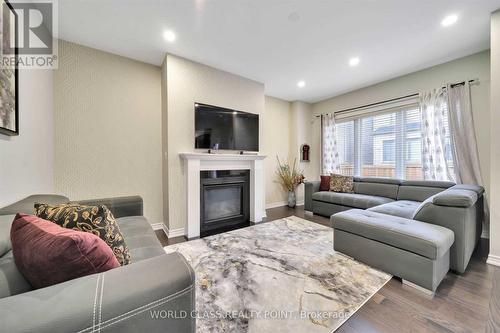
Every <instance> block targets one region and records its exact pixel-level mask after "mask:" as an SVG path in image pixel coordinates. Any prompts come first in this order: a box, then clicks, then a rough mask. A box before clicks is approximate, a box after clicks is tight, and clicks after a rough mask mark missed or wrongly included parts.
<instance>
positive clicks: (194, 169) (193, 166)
mask: <svg viewBox="0 0 500 333" xmlns="http://www.w3.org/2000/svg"><path fill="white" fill-rule="evenodd" d="M179 155H180V157H181V158H182V160H183V170H184V181H185V184H186V192H185V193H186V202H187V205H186V208H185V209H186V215H187V221H186V226H185V227H186V230H187V233H186V236H187V238H188V239H194V238H198V237H200V235H201V233H200V231H201V215H200V212H201V208H200V207H201V181H202V177H201V172H200V171H221V170H233V171H234V170H248V174H249V175H248V194H249V198H248V199H249V200H248V201H249V208H248V210H249V220H250V222H253V223H259V222H262V219H263V218H264V217H265V216H266V211H265V200H266V198H265V187H264V159H265V158H266V156H264V155H257V154H226V153H218V154H207V153H196V152H189V153H180V154H179Z"/></svg>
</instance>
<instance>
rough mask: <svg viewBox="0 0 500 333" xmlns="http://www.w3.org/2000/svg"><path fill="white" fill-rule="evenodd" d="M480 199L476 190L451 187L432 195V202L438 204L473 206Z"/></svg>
mask: <svg viewBox="0 0 500 333" xmlns="http://www.w3.org/2000/svg"><path fill="white" fill-rule="evenodd" d="M477 199H478V195H477V193H476V192H473V191H469V190H462V189H454V188H449V189H447V190H445V191H443V192H440V193H438V194H436V195H434V196H433V197H432V203H433V204H435V205H438V206H448V207H464V208H467V207H471V206H473V205H474V204H475V203H476V201H477Z"/></svg>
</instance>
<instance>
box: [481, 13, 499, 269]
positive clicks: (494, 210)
mask: <svg viewBox="0 0 500 333" xmlns="http://www.w3.org/2000/svg"><path fill="white" fill-rule="evenodd" d="M490 116H491V117H490V123H489V126H485V127H484V128H483V131H487V130H488V128H491V150H490V152H491V165H490V168H491V170H492V173H491V179H490V182H491V183H490V186H491V191H490V226H491V227H490V256H489V258H488V259H489V262H491V261H492V262H493V263H495V264H496V265H499V266H500V192H499V190H500V172H499V171H500V129H499V126H500V11H497V12H495V13H494V14H493V15H492V17H491V113H490Z"/></svg>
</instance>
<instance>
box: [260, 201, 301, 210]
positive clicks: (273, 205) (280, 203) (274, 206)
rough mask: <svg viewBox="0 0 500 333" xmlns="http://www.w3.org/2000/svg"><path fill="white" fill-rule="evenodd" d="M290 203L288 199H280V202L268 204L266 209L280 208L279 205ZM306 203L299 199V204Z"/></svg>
mask: <svg viewBox="0 0 500 333" xmlns="http://www.w3.org/2000/svg"><path fill="white" fill-rule="evenodd" d="M286 205H288V201H278V202H272V203H269V204H266V209H271V208H278V207H283V206H286ZM302 205H304V201H303V200H301V201H297V206H302Z"/></svg>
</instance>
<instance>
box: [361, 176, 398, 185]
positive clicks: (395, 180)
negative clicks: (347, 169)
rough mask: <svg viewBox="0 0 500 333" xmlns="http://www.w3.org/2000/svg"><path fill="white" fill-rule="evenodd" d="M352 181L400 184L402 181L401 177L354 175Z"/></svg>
mask: <svg viewBox="0 0 500 333" xmlns="http://www.w3.org/2000/svg"><path fill="white" fill-rule="evenodd" d="M354 181H355V182H358V183H377V184H392V185H400V184H401V183H402V182H403V181H402V180H401V179H398V178H388V177H354Z"/></svg>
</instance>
